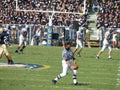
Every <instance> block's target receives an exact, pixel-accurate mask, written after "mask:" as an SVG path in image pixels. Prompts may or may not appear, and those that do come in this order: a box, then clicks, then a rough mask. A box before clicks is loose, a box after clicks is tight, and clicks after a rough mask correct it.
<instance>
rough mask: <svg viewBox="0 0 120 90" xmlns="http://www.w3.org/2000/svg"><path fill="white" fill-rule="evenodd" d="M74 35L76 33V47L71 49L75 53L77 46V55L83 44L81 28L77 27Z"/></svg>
mask: <svg viewBox="0 0 120 90" xmlns="http://www.w3.org/2000/svg"><path fill="white" fill-rule="evenodd" d="M76 35H77V37H76V38H77V39H76V47H75V49H74V51H73V53H74V54H75V52H76V51H77V50H78V48H79V50H78V52H77V55H78V56H80V52H81V51H82V49H83V44H82V42H83V33H82V30H81V29H79V30H78V31H77V32H76Z"/></svg>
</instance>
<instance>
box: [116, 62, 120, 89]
mask: <svg viewBox="0 0 120 90" xmlns="http://www.w3.org/2000/svg"><path fill="white" fill-rule="evenodd" d="M116 87H117V88H118V87H120V62H119V67H118V73H117V79H116Z"/></svg>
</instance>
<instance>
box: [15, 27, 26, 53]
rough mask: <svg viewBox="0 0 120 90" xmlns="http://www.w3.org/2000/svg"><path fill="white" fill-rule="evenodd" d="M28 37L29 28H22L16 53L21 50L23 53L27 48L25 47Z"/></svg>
mask: <svg viewBox="0 0 120 90" xmlns="http://www.w3.org/2000/svg"><path fill="white" fill-rule="evenodd" d="M26 37H27V30H26V28H22V30H21V34H20V36H19V45H18V47H17V49H16V51H15V52H16V53H18V52H19V51H20V52H21V53H23V50H24V49H25V47H26V45H27V42H26Z"/></svg>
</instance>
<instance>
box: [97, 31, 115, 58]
mask: <svg viewBox="0 0 120 90" xmlns="http://www.w3.org/2000/svg"><path fill="white" fill-rule="evenodd" d="M113 33H114V31H113V30H109V31H106V32H105V35H104V40H103V46H102V49H101V50H100V51H99V52H98V54H97V56H96V59H99V56H100V55H101V54H102V53H103V51H104V50H105V49H106V48H107V47H108V49H109V51H108V59H112V56H111V52H112V48H111V44H110V41H111V38H110V36H111V35H112V34H113Z"/></svg>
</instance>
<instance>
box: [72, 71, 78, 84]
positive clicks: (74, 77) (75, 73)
mask: <svg viewBox="0 0 120 90" xmlns="http://www.w3.org/2000/svg"><path fill="white" fill-rule="evenodd" d="M72 75H73V76H72V78H73V83H74V85H77V84H78V82H77V70H72Z"/></svg>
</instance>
